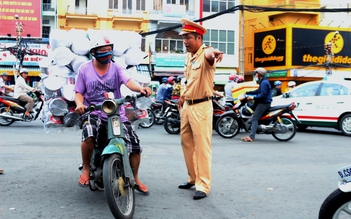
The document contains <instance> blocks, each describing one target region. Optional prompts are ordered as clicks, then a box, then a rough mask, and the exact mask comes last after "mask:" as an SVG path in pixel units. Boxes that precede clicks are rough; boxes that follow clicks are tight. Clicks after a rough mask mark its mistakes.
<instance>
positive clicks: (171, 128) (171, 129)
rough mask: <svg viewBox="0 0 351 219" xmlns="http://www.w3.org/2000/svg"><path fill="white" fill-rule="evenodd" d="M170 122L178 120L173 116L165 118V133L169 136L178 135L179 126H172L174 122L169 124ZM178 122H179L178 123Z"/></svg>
mask: <svg viewBox="0 0 351 219" xmlns="http://www.w3.org/2000/svg"><path fill="white" fill-rule="evenodd" d="M171 120H180V118H178V117H177V116H175V115H170V116H167V117H166V118H165V121H164V123H163V127H164V128H165V130H166V132H168V133H169V134H179V133H180V124H179V125H177V124H174V122H171ZM179 122H180V121H179Z"/></svg>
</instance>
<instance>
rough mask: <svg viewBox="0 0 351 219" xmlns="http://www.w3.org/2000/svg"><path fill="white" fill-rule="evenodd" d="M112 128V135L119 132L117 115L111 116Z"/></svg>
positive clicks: (119, 123) (119, 125)
mask: <svg viewBox="0 0 351 219" xmlns="http://www.w3.org/2000/svg"><path fill="white" fill-rule="evenodd" d="M112 130H113V134H114V135H120V134H121V122H120V120H119V118H118V117H115V118H112Z"/></svg>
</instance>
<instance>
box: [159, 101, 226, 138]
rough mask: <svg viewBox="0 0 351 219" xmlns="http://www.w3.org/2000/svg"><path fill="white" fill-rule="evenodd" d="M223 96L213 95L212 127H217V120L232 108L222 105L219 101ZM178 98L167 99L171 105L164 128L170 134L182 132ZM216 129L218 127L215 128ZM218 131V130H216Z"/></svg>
mask: <svg viewBox="0 0 351 219" xmlns="http://www.w3.org/2000/svg"><path fill="white" fill-rule="evenodd" d="M221 98H222V97H220V96H213V97H212V105H213V117H212V118H213V119H212V127H215V125H214V124H216V122H217V120H218V119H219V118H220V116H221V115H222V114H223V113H224V112H226V111H228V110H230V108H229V107H227V106H222V105H221V104H220V103H219V102H218V101H219V100H220V99H221ZM177 103H178V100H172V101H167V104H168V106H169V108H170V109H169V110H168V113H167V115H166V118H165V121H164V124H163V125H164V128H165V130H166V131H167V132H168V133H169V134H179V133H180V119H181V118H180V113H179V111H178V105H177ZM215 130H216V129H215ZM216 131H217V130H216Z"/></svg>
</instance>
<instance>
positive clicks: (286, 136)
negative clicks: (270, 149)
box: [272, 117, 297, 141]
mask: <svg viewBox="0 0 351 219" xmlns="http://www.w3.org/2000/svg"><path fill="white" fill-rule="evenodd" d="M281 119H282V123H283V125H284V126H285V127H286V128H287V129H288V130H287V131H286V132H284V133H281V132H274V130H275V129H280V128H279V127H278V126H279V125H280V124H279V123H277V124H276V125H275V127H273V133H272V135H273V137H274V138H275V139H277V140H278V141H289V140H291V139H292V138H293V137H294V136H295V134H296V131H297V128H296V125H295V123H294V121H293V120H292V119H290V118H288V117H284V118H281Z"/></svg>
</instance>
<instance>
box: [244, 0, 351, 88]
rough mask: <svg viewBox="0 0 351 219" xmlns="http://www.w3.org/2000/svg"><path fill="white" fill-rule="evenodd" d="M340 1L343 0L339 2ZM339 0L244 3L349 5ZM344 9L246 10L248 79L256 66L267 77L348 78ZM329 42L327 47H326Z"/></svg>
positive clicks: (347, 22) (299, 80)
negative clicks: (316, 10) (318, 10)
mask: <svg viewBox="0 0 351 219" xmlns="http://www.w3.org/2000/svg"><path fill="white" fill-rule="evenodd" d="M340 2H341V1H340ZM340 2H339V3H338V1H337V0H336V1H333V4H331V2H330V1H324V2H323V1H319V0H318V1H317V0H316V1H313V0H309V1H293V0H290V1H278V0H266V1H255V0H245V4H246V5H255V6H258V5H260V6H266V7H268V6H269V7H273V8H299V9H304V8H335V7H337V8H347V7H348V4H344V3H340ZM350 25H351V23H350V19H349V15H348V13H341V12H340V13H337V16H336V13H333V12H328V13H324V12H306V11H301V12H288V11H286V12H285V11H284V12H281V11H280V12H279V11H278V12H262V11H261V12H248V11H244V35H245V43H244V57H245V59H244V66H245V69H244V71H245V75H246V77H247V78H252V72H253V70H254V69H255V68H257V67H264V68H266V69H267V70H268V71H269V74H268V77H269V80H271V81H275V80H280V81H282V82H283V87H285V86H286V84H287V83H288V81H290V80H294V81H296V82H297V83H302V82H306V81H311V80H318V79H321V78H323V77H325V76H326V75H328V74H338V75H342V76H343V77H348V78H351V68H350V67H351V65H350V64H351V54H350V52H349V51H350V47H351V45H350V44H349V43H348V42H347V40H345V39H348V38H349V37H350V34H351V29H350ZM328 47H329V48H328Z"/></svg>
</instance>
